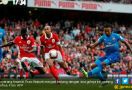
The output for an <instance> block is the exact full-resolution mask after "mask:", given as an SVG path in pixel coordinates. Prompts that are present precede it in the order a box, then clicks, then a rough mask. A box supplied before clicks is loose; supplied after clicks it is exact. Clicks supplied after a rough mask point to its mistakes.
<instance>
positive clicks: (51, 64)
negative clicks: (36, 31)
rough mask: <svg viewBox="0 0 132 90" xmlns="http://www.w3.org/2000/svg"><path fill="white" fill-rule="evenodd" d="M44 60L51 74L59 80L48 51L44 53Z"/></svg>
mask: <svg viewBox="0 0 132 90" xmlns="http://www.w3.org/2000/svg"><path fill="white" fill-rule="evenodd" d="M45 61H46V62H47V64H48V65H49V68H50V71H51V74H52V75H53V77H54V78H55V79H56V80H57V81H58V80H59V77H58V71H57V69H56V67H55V66H54V63H53V61H54V60H53V59H51V58H50V55H49V53H45Z"/></svg>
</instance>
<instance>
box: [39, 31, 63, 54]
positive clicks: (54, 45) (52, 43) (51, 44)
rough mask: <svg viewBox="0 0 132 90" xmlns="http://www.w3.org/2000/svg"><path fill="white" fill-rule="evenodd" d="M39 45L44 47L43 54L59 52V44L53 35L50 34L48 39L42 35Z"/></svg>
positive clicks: (55, 35)
mask: <svg viewBox="0 0 132 90" xmlns="http://www.w3.org/2000/svg"><path fill="white" fill-rule="evenodd" d="M40 41H41V44H42V45H43V46H44V47H45V48H44V50H45V53H48V52H49V51H50V50H51V49H55V50H59V47H58V44H59V43H60V42H59V37H58V35H57V34H55V33H51V37H50V38H48V37H47V36H46V34H43V35H42V36H41V37H40Z"/></svg>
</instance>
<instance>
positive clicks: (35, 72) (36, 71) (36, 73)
mask: <svg viewBox="0 0 132 90" xmlns="http://www.w3.org/2000/svg"><path fill="white" fill-rule="evenodd" d="M32 73H33V74H34V75H38V74H40V72H39V71H38V70H34V71H33V72H32Z"/></svg>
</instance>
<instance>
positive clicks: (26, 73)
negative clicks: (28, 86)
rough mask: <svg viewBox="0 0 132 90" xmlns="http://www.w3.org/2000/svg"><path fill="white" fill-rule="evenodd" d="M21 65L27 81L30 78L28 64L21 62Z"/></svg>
mask: <svg viewBox="0 0 132 90" xmlns="http://www.w3.org/2000/svg"><path fill="white" fill-rule="evenodd" d="M21 64H22V67H23V69H24V71H25V75H26V79H27V78H28V77H29V73H28V68H27V63H25V62H21Z"/></svg>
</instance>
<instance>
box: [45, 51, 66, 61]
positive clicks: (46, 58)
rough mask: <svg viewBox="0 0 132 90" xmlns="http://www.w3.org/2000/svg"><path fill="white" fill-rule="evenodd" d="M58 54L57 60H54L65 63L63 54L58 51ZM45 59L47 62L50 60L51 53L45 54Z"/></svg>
mask: <svg viewBox="0 0 132 90" xmlns="http://www.w3.org/2000/svg"><path fill="white" fill-rule="evenodd" d="M57 53H58V56H57V58H55V59H54V60H55V61H57V62H63V59H62V55H61V52H60V51H57ZM44 59H45V60H48V59H50V54H49V52H48V53H45V55H44Z"/></svg>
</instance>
